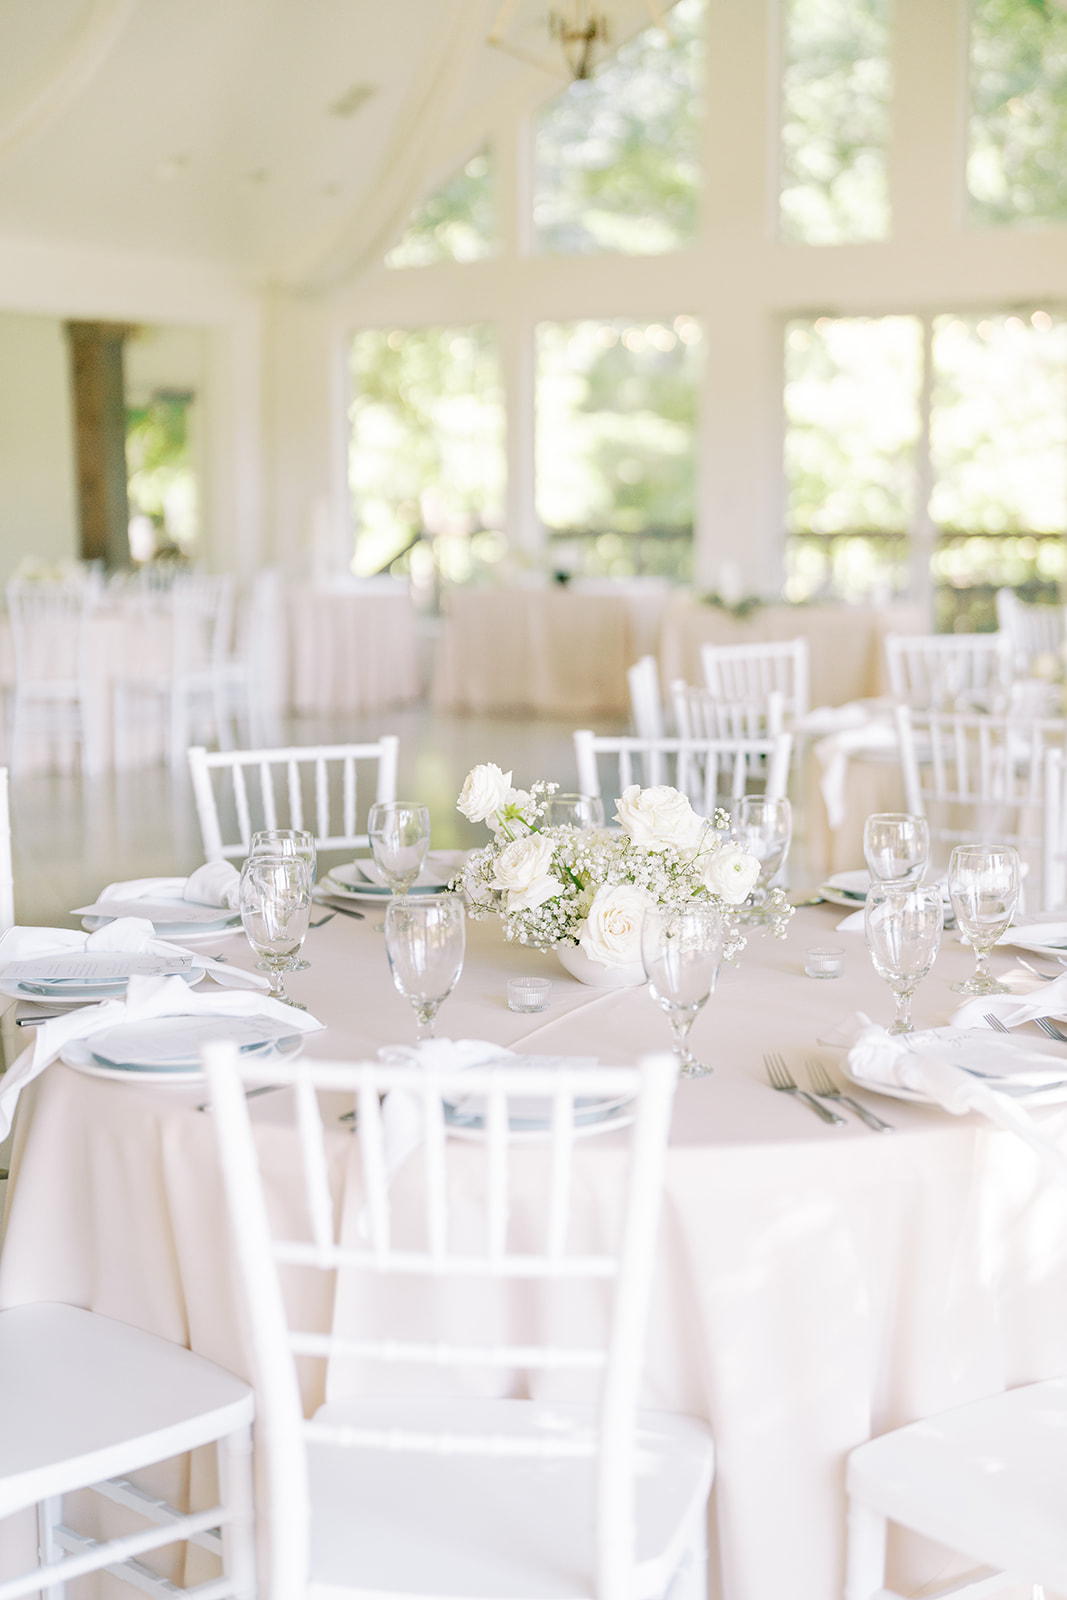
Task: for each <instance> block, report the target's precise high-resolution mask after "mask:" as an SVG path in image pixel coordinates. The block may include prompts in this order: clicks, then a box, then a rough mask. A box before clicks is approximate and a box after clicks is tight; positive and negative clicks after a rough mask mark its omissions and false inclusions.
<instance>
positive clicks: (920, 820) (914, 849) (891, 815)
mask: <svg viewBox="0 0 1067 1600" xmlns="http://www.w3.org/2000/svg"><path fill="white" fill-rule="evenodd" d="M929 854H930V825H929V823H928V822H927V820H926V818H925V817H915V816H912V815H911V814H910V812H907V811H876V812H875V813H874V815H873V816H870V817H868V818H867V821H866V822H865V823H864V824H863V855H864V859H865V860H866V862H867V871H868V872H869V873H870V875H871V882H872V883H900V884H912V883H919V882H921V880H922V875H923V873H924V872H925V871H926V862H927V858H928V857H929Z"/></svg>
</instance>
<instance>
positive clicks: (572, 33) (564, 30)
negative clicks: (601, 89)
mask: <svg viewBox="0 0 1067 1600" xmlns="http://www.w3.org/2000/svg"><path fill="white" fill-rule="evenodd" d="M670 3H671V0H667V5H668V6H669V4H670ZM1065 3H1067V0H1065ZM664 9H665V8H664V0H555V3H554V4H549V3H548V0H503V4H502V5H501V7H500V9H499V11H498V12H497V14H496V18H495V20H494V22H493V26H492V28H491V29H490V31H489V37H488V40H487V43H488V44H491V45H494V46H495V47H496V48H497V49H498V50H506V51H507V52H508V54H509V55H513V56H517V57H518V59H519V60H520V61H526V62H528V63H529V64H530V65H532V66H535V67H540V68H541V69H542V71H545V72H550V73H552V74H553V76H555V77H564V78H569V79H572V80H574V81H578V80H579V79H583V78H591V77H592V76H593V74H594V72H595V71H596V68H597V67H598V66H599V65H600V63H601V62H602V60H603V58H604V56H605V54H606V52H607V51H608V50H609V49H610V48H611V46H612V45H613V44H617V43H623V42H624V41H625V40H626V39H629V38H632V37H633V35H634V34H635V33H638V32H639V31H640V30H641V29H642V28H647V27H648V25H649V23H651V24H652V25H653V26H654V27H657V28H662V29H664V31H666V29H667V24H666V22H665V21H664V15H663V13H664ZM561 57H562V59H561Z"/></svg>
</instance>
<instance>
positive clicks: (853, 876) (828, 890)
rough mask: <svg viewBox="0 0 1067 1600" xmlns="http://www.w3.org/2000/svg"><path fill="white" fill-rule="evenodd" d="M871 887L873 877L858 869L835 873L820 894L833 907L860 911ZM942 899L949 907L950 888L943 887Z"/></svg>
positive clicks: (822, 887)
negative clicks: (844, 907)
mask: <svg viewBox="0 0 1067 1600" xmlns="http://www.w3.org/2000/svg"><path fill="white" fill-rule="evenodd" d="M870 886H871V875H870V873H869V872H868V871H867V868H866V867H858V868H856V869H855V870H854V871H851V872H835V873H834V875H833V877H832V878H827V880H826V882H825V883H824V884H821V885H820V886H819V891H818V892H819V894H820V895H821V896H822V898H823V899H824V900H827V901H829V903H830V904H831V905H832V906H846V907H847V908H848V910H850V911H860V910H862V909H863V907H864V905H865V904H866V903H867V890H868V889H869V888H870ZM941 898H942V900H943V901H944V902H945V905H946V906H947V905H948V903H949V898H948V886H947V885H946V884H944V883H943V884H942V885H941Z"/></svg>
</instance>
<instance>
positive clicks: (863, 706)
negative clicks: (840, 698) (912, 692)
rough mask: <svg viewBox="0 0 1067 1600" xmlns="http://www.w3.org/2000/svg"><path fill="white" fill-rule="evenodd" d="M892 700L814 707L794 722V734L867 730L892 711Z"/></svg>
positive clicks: (850, 701) (853, 701) (851, 702)
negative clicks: (855, 729)
mask: <svg viewBox="0 0 1067 1600" xmlns="http://www.w3.org/2000/svg"><path fill="white" fill-rule="evenodd" d="M892 704H893V703H892V701H891V700H848V701H846V702H845V704H844V705H843V706H813V707H812V708H811V710H810V711H806V712H805V713H804V715H803V716H802V717H797V718H795V720H794V722H793V731H794V733H810V734H818V735H822V736H824V737H825V736H827V735H829V734H833V733H846V732H848V731H849V730H850V729H852V728H865V727H867V726H868V725H869V724H870V723H871V722H872V721H874V720H875V719H876V718H878V717H880V716H883V715H884V714H885V712H886V711H887V709H888V710H889V711H891V710H892Z"/></svg>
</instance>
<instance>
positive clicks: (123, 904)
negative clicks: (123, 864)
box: [71, 899, 241, 941]
mask: <svg viewBox="0 0 1067 1600" xmlns="http://www.w3.org/2000/svg"><path fill="white" fill-rule="evenodd" d="M71 915H72V916H76V917H81V919H82V927H83V928H86V929H87V930H88V931H89V932H90V933H92V932H93V931H94V930H95V929H97V928H102V927H104V926H105V925H106V924H107V923H109V922H114V920H115V918H116V917H146V918H147V919H148V921H149V922H150V923H151V924H152V927H153V928H154V930H155V932H156V933H157V934H158V935H159V937H160V938H161V939H181V940H183V941H188V940H190V939H217V938H218V937H219V935H220V934H222V933H227V932H228V931H229V930H230V929H231V928H239V927H240V926H241V913H240V912H239V911H229V910H227V908H226V907H225V906H205V905H199V904H198V903H197V902H196V901H195V900H158V899H157V900H97V901H95V902H94V904H93V905H91V906H75V907H74V910H73V912H72V913H71Z"/></svg>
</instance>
